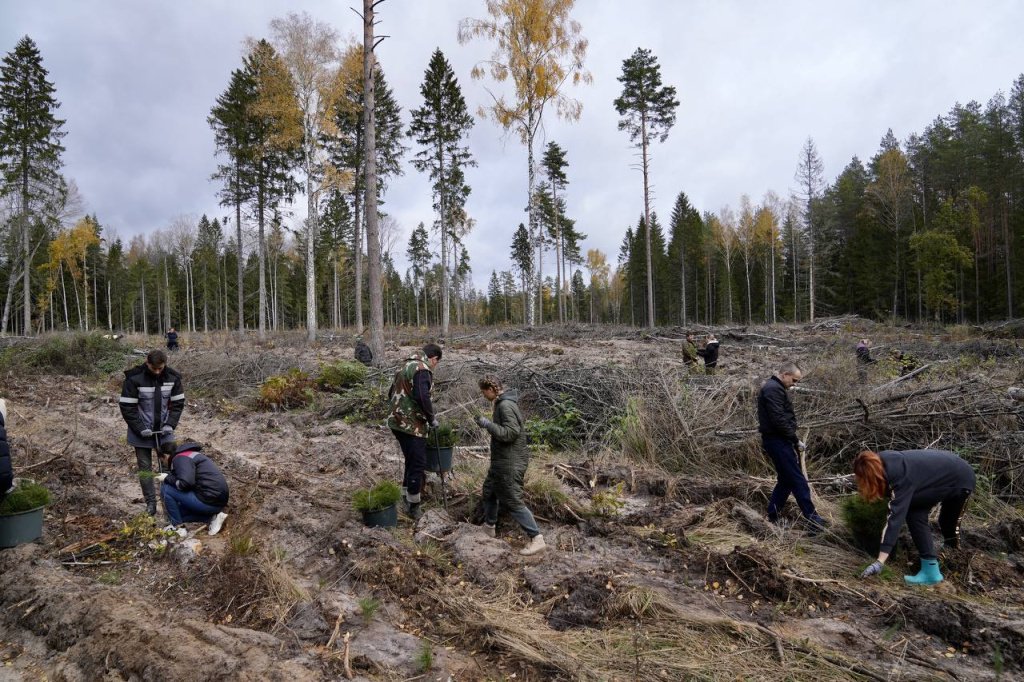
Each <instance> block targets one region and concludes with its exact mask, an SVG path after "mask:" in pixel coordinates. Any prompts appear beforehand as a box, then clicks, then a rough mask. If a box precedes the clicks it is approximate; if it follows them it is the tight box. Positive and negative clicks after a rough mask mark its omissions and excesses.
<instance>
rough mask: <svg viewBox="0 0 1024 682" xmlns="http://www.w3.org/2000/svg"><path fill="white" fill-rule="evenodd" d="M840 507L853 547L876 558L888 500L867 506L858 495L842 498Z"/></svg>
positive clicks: (887, 514) (883, 499) (881, 500)
mask: <svg viewBox="0 0 1024 682" xmlns="http://www.w3.org/2000/svg"><path fill="white" fill-rule="evenodd" d="M841 507H842V511H843V520H845V521H846V527H847V528H849V529H850V533H851V534H852V535H853V544H854V546H855V547H857V548H859V549H862V550H864V551H865V552H867V554H868V555H869V556H872V557H873V556H878V548H879V545H881V544H882V530H883V529H884V528H885V523H886V520H887V519H888V517H889V500H888V499H887V498H884V497H883V498H882V499H880V500H875V501H874V502H871V503H870V504H869V503H867V502H865V501H864V498H862V497H861V496H860V495H850V496H848V497H844V498H843V500H842V502H841Z"/></svg>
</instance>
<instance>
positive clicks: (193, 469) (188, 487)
mask: <svg viewBox="0 0 1024 682" xmlns="http://www.w3.org/2000/svg"><path fill="white" fill-rule="evenodd" d="M160 449H161V451H162V452H161V458H162V460H163V464H164V468H165V469H169V470H170V472H171V473H169V474H159V475H158V476H157V477H156V480H157V481H158V482H160V483H161V484H162V485H161V486H160V495H161V497H162V498H163V500H164V508H165V509H167V520H168V522H169V523H170V524H171V525H172V526H180V525H181V524H182V523H185V522H198V523H208V524H210V528H209V531H208V533H209V534H210V535H216V534H217V533H219V532H220V529H221V528H222V527H223V526H224V521H225V520H226V519H227V518H228V515H227V514H225V513H224V512H223V511H222V510H223V509H224V507H225V506H227V503H228V482H227V480H226V479H225V478H224V474H222V473H221V471H220V469H219V468H218V467H217V465H216V464H214V462H213V460H212V459H210V458H209V457H207V456H206V455H204V454H203V453H202V452H200V451H201V450H202V446H200V445H198V444H196V443H186V444H185V445H182V446H180V447H179V446H178V445H176V444H175V443H171V442H166V443H161V445H160Z"/></svg>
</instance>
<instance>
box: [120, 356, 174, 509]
mask: <svg viewBox="0 0 1024 682" xmlns="http://www.w3.org/2000/svg"><path fill="white" fill-rule="evenodd" d="M119 404H120V406H121V417H123V418H124V421H125V423H127V424H128V445H131V446H133V447H134V448H135V460H136V462H137V464H138V467H139V472H140V473H141V472H144V471H148V472H152V471H153V450H155V449H157V448H158V445H159V442H160V441H162V440H168V441H173V440H174V429H176V428H177V427H178V420H180V419H181V413H182V412H183V411H184V410H185V389H184V388H182V386H181V375H180V374H178V372H176V371H174V370H173V369H171V368H170V367H168V366H167V353H165V352H164V351H162V350H152V351H150V352H149V355H147V356H146V361H145V362H144V363H142V364H141V365H139V366H138V367H133V368H132V369H130V370H128V371H127V372H125V373H124V384H122V385H121V399H120V401H119ZM139 481H140V482H141V484H142V496H143V497H144V498H145V500H146V511H147V512H148V513H149V514H150V516H156V486H154V485H153V477H152V476H148V475H140V476H139Z"/></svg>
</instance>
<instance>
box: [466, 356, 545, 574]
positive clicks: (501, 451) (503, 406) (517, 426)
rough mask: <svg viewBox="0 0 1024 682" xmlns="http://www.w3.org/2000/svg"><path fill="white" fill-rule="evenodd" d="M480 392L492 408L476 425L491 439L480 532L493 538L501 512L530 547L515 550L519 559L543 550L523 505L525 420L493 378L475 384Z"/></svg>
mask: <svg viewBox="0 0 1024 682" xmlns="http://www.w3.org/2000/svg"><path fill="white" fill-rule="evenodd" d="M478 385H479V387H480V393H481V394H482V395H483V397H484V398H486V399H487V400H488V401H489V402H491V403H493V405H494V409H493V413H492V415H491V418H490V419H488V418H487V417H483V416H479V417H477V418H476V419H475V420H474V421H476V424H477V426H479V427H480V428H482V429H484V430H486V431H487V433H489V434H490V436H491V466H490V468H489V469H488V470H487V478H486V480H484V487H483V493H482V495H481V497H482V498H483V505H484V532H486V533H487V534H488V535H489V536H491V537H492V538H493V537H496V536H497V524H498V511H499V510H504V511H506V512H508V513H509V514H511V516H512V518H514V519H515V520H516V521H518V522H519V525H520V526H521V527H522V529H523V532H525V533H526V535H527V537H529V538H530V544H529V545H527V546H526V547H524V548H523V549H521V550H520V551H519V553H520V554H522V555H523V556H530V555H532V554H537V553H538V552H541V551H543V550H544V547H545V544H544V536H543V535H541V532H540V528H538V527H537V521H536V519H534V517H533V513H532V512H531V511H530V508H529V507H527V506H526V504H525V503H524V502H523V482H524V480H525V477H526V468H527V466H528V465H529V462H530V450H529V446H528V445H527V443H526V420H525V419H523V413H522V412H521V411H520V410H519V394H518V393H517V392H516V390H515V389H505V387H504V386H502V383H501V381H500V380H499V379H498V378H497V377H493V376H486V377H484V378H482V379H480V381H479V383H478Z"/></svg>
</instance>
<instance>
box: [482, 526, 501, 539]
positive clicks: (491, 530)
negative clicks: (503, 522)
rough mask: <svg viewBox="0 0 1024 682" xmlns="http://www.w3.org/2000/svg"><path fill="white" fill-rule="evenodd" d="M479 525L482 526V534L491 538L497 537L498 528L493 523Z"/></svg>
mask: <svg viewBox="0 0 1024 682" xmlns="http://www.w3.org/2000/svg"><path fill="white" fill-rule="evenodd" d="M480 527H481V528H483V531H484V535H486V536H487V537H491V538H496V537H498V528H497V526H494V525H492V524H490V523H485V524H483V525H482V526H480Z"/></svg>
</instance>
